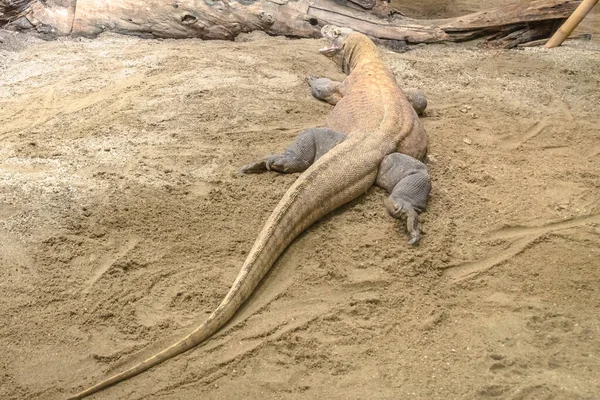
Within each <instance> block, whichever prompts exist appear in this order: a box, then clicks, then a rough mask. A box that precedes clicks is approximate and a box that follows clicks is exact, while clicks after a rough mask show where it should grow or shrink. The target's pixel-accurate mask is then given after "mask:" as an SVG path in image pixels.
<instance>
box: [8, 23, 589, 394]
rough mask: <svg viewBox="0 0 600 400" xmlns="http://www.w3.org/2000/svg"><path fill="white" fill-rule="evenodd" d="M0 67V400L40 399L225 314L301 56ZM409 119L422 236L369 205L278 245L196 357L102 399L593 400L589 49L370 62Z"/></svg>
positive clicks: (36, 50)
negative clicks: (407, 102)
mask: <svg viewBox="0 0 600 400" xmlns="http://www.w3.org/2000/svg"><path fill="white" fill-rule="evenodd" d="M1 37H2V43H0V143H1V145H0V246H1V249H2V250H1V251H0V293H2V295H1V296H0V321H2V323H1V324H0V349H2V357H0V398H2V399H59V398H63V397H64V395H65V394H68V393H72V392H74V391H76V390H77V389H82V388H83V387H84V386H88V385H90V384H93V383H96V382H97V381H99V380H101V379H102V378H104V377H106V376H107V374H109V373H111V372H116V371H120V370H122V369H123V368H125V367H127V366H131V365H133V364H135V363H136V362H139V361H140V360H142V359H143V358H144V357H145V356H148V355H151V354H153V353H155V352H157V351H158V350H161V349H162V348H163V347H165V346H167V345H169V344H171V343H172V342H174V341H175V340H177V339H179V338H180V337H182V336H183V335H185V334H186V333H187V332H189V331H190V330H191V329H193V328H194V327H195V326H197V325H198V324H199V323H201V322H202V321H203V319H204V318H205V317H206V316H207V315H208V313H210V312H211V311H212V310H213V309H214V307H215V306H216V305H217V304H218V303H219V302H220V300H221V299H222V297H223V296H224V294H225V293H226V292H227V290H228V289H229V287H230V285H231V283H232V281H233V279H234V278H235V276H236V274H237V272H238V270H239V268H240V266H241V264H242V263H243V261H244V257H245V255H246V254H247V252H248V251H249V249H250V247H251V246H252V243H253V241H254V239H255V237H256V235H257V234H258V231H259V230H260V228H261V226H262V224H263V223H264V221H265V220H266V218H267V217H268V215H269V213H270V212H271V210H272V209H273V208H274V206H275V204H276V203H277V202H278V200H279V199H280V198H281V196H282V195H283V193H284V192H285V190H286V189H287V188H288V187H289V186H290V184H291V183H292V182H293V181H294V179H296V175H275V174H263V175H253V176H242V175H240V174H239V173H238V170H239V168H240V167H241V166H242V165H244V164H247V163H249V162H251V161H253V160H255V159H257V158H259V157H261V156H263V155H265V154H268V153H274V152H278V151H281V150H282V149H283V148H284V147H285V146H286V144H287V143H289V142H290V141H291V140H292V139H293V137H294V136H295V135H296V134H297V133H298V131H299V130H302V129H304V128H308V127H313V126H319V125H320V124H322V123H323V121H324V119H325V116H326V115H327V113H328V112H329V111H330V109H331V106H329V105H327V104H325V103H322V102H319V101H317V100H315V99H313V98H312V97H311V95H310V93H309V90H308V88H307V85H306V84H305V82H304V77H305V76H306V75H308V74H315V75H321V76H327V77H330V78H335V79H342V78H343V75H341V73H340V72H338V71H337V70H336V68H335V66H334V65H333V64H332V63H331V62H330V61H328V60H327V59H325V58H324V57H322V56H320V55H319V54H318V51H317V50H318V48H319V47H321V46H322V43H321V42H320V41H318V40H287V39H283V38H268V37H262V36H261V35H255V36H253V37H251V38H250V39H251V40H250V41H248V42H235V43H234V42H219V41H213V42H202V41H198V40H180V41H174V40H141V39H137V38H131V37H123V36H116V35H103V36H101V37H99V38H98V39H96V40H88V39H60V40H56V41H52V42H43V41H40V40H37V39H34V38H31V37H28V36H24V35H22V34H13V33H6V32H3V33H2V36H1ZM385 57H386V60H387V61H388V63H389V64H390V66H391V67H392V70H393V72H394V74H395V75H396V77H397V79H398V81H399V82H400V83H401V84H402V85H403V86H407V87H418V88H421V89H422V90H423V91H424V92H425V93H426V95H427V97H428V99H429V104H430V106H429V109H428V110H427V112H426V115H425V116H424V118H423V122H424V124H425V127H426V130H427V132H428V134H429V136H430V141H431V146H430V159H429V163H428V165H429V168H430V173H431V176H432V179H433V191H432V195H431V199H430V202H429V207H428V209H427V211H426V212H425V213H424V214H423V215H422V221H423V226H424V230H425V235H424V238H423V240H422V243H421V244H420V245H419V246H418V247H411V246H409V245H407V241H408V239H409V238H408V236H407V235H406V233H405V232H404V229H403V227H402V225H401V223H400V222H398V221H396V220H393V219H392V218H390V217H389V216H388V215H387V213H386V211H385V209H384V206H383V200H384V198H385V196H386V194H385V193H384V192H383V191H382V190H380V189H378V188H373V189H372V190H370V191H369V192H368V193H367V194H366V195H364V196H362V197H361V198H359V199H357V200H356V201H354V202H352V203H351V204H349V205H347V206H345V207H343V208H342V209H340V210H339V211H337V212H335V213H333V214H332V215H329V216H327V217H325V218H324V219H323V220H321V221H320V222H318V223H317V224H315V225H314V226H313V227H312V228H310V229H309V230H308V231H307V232H306V233H304V234H303V235H301V237H300V238H299V239H298V240H296V241H295V242H294V243H293V244H292V246H290V248H289V249H288V250H287V251H286V252H285V253H284V255H283V256H282V257H281V258H280V260H279V261H278V262H277V263H276V265H275V266H274V268H273V269H272V271H271V272H270V274H269V275H268V277H267V278H266V279H265V280H264V282H263V283H262V285H261V286H260V288H259V289H258V290H257V291H256V293H255V294H254V296H252V298H251V299H250V301H249V302H248V303H247V304H246V306H245V307H244V308H243V309H242V310H241V311H240V312H239V313H238V314H237V315H236V317H235V318H234V320H233V321H232V322H231V323H230V324H229V325H227V327H226V328H225V329H223V330H222V331H221V332H219V333H218V334H217V335H216V336H215V337H214V338H213V339H212V340H210V341H208V342H207V343H206V344H204V345H203V346H200V347H198V348H196V349H194V350H192V351H190V352H187V353H185V354H183V355H181V356H179V357H177V358H175V359H172V360H169V361H167V362H165V363H163V364H161V365H159V366H157V367H155V368H153V369H152V370H150V371H148V372H146V373H144V374H142V375H140V376H138V377H135V378H133V379H130V380H128V381H126V382H124V383H122V384H119V385H117V386H115V387H112V388H110V389H108V390H106V391H104V392H102V393H100V394H99V395H97V396H96V397H95V398H98V399H149V398H151V399H188V398H202V399H231V398H256V399H258V398H260V399H280V398H285V399H300V398H302V399H305V398H326V399H359V398H360V399H392V398H394V399H400V398H415V399H454V398H465V399H481V398H494V399H495V398H498V399H593V398H598V397H597V396H598V393H600V350H599V349H600V285H599V279H600V178H599V177H600V161H599V160H600V130H599V129H598V123H599V117H598V116H599V115H600V42H598V41H596V40H595V41H592V42H589V41H588V42H586V41H570V42H568V43H567V44H566V45H565V46H563V47H561V48H559V49H555V50H551V51H550V50H545V49H541V48H531V49H526V50H519V51H504V50H501V51H497V50H496V51H491V50H480V49H478V48H476V47H474V46H473V45H466V46H465V45H452V44H450V45H431V46H417V47H415V48H414V49H413V50H412V51H410V52H408V53H404V54H395V53H389V52H385Z"/></svg>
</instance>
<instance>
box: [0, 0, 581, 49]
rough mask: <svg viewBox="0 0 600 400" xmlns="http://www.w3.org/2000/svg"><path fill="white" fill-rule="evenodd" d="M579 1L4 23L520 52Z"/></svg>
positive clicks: (148, 9)
mask: <svg viewBox="0 0 600 400" xmlns="http://www.w3.org/2000/svg"><path fill="white" fill-rule="evenodd" d="M580 3H581V0H536V1H530V2H517V3H515V4H513V5H511V6H505V7H501V8H497V9H492V10H487V11H482V12H477V13H473V14H468V15H465V16H462V17H458V18H449V19H437V20H415V19H410V18H407V17H405V16H404V15H402V14H401V13H398V12H397V11H396V10H395V9H393V8H391V7H390V6H389V5H388V4H387V3H386V2H384V1H381V0H351V1H346V0H313V1H309V0H235V1H234V0H204V1H197V0H111V1H110V2H109V1H102V0H44V1H40V0H0V13H2V15H0V21H2V20H3V21H5V22H6V21H9V22H10V23H8V24H7V27H9V28H10V27H11V26H12V27H15V26H16V27H17V28H18V27H21V28H23V27H34V28H35V29H36V30H37V31H38V32H41V33H42V34H44V35H47V36H61V35H62V36H64V35H83V36H88V37H94V36H96V35H98V34H99V33H101V32H105V31H110V32H116V33H122V34H127V35H136V36H141V37H162V38H190V37H198V38H202V39H226V40H232V39H234V38H235V37H237V36H238V35H239V34H241V33H245V32H251V31H254V30H262V31H264V32H266V33H268V34H270V35H285V36H291V37H319V36H320V35H319V32H320V29H321V27H322V26H324V25H326V24H334V25H340V26H346V27H350V28H352V29H354V30H357V31H359V32H363V33H365V34H367V35H369V36H371V37H373V38H374V39H379V40H380V41H383V42H385V43H388V44H389V43H392V44H393V42H395V41H397V42H399V43H400V42H408V43H434V42H441V41H464V40H471V39H475V38H482V37H483V38H487V39H488V41H487V44H488V45H491V46H499V47H514V46H516V45H518V44H520V43H524V42H532V41H535V40H538V39H543V38H546V37H548V36H550V35H551V34H552V32H553V31H554V30H555V28H556V26H557V25H558V24H560V23H561V22H562V21H563V20H564V19H566V18H567V17H568V16H569V15H570V14H571V13H572V12H573V11H574V10H575V8H576V7H577V6H578V5H579V4H580ZM19 21H20V22H19ZM0 25H1V22H0Z"/></svg>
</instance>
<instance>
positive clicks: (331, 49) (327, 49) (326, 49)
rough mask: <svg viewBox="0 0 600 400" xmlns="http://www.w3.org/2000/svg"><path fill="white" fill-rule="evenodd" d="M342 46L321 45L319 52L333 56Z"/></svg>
mask: <svg viewBox="0 0 600 400" xmlns="http://www.w3.org/2000/svg"><path fill="white" fill-rule="evenodd" d="M341 49H342V48H341V47H339V46H336V45H335V44H332V45H331V46H330V47H323V48H321V49H319V53H321V54H323V55H324V56H327V57H333V56H334V55H335V54H336V53H338V52H339V51H340V50H341Z"/></svg>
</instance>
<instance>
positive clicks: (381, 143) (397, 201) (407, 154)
mask: <svg viewBox="0 0 600 400" xmlns="http://www.w3.org/2000/svg"><path fill="white" fill-rule="evenodd" d="M322 34H323V36H324V37H325V38H326V39H328V40H329V41H330V42H331V46H330V47H327V48H324V49H321V50H320V52H321V53H322V54H324V55H325V56H327V57H329V58H331V59H333V60H334V61H335V62H336V63H337V64H338V65H339V66H341V68H342V70H343V71H344V72H345V73H348V74H349V75H348V77H347V78H346V79H345V80H344V82H343V83H339V82H333V81H330V80H328V79H325V78H310V79H309V83H310V85H311V88H312V91H313V94H316V95H317V97H319V98H322V99H325V100H327V99H328V101H330V102H331V103H335V104H336V105H335V107H334V108H333V110H332V112H331V114H330V115H329V117H328V119H327V124H326V128H314V129H309V130H307V131H304V132H302V133H301V134H300V135H299V136H298V138H297V139H296V141H295V142H294V143H293V144H292V146H291V147H290V148H288V149H287V150H286V151H285V152H284V153H283V154H281V155H276V156H269V157H266V158H265V159H264V160H261V161H259V162H256V163H254V164H252V165H250V166H247V167H245V168H244V169H243V170H242V172H261V171H265V170H276V171H280V172H294V171H302V170H304V173H302V174H301V175H300V176H299V177H298V179H297V180H296V182H294V184H293V185H292V186H291V187H290V188H289V190H288V191H287V192H286V193H285V195H284V196H283V198H282V199H281V200H280V202H279V204H278V205H277V206H276V207H275V210H274V211H273V213H272V214H271V216H270V217H269V219H268V220H267V222H266V224H265V226H264V227H263V229H262V231H261V232H260V234H259V236H258V238H257V239H256V242H255V243H254V246H253V247H252V250H251V251H250V253H249V254H248V257H247V259H246V261H245V262H244V265H243V266H242V269H241V271H240V273H239V274H238V276H237V278H236V279H235V281H234V283H233V285H232V287H231V289H230V290H229V293H227V295H226V296H225V298H224V299H223V301H222V302H221V304H219V306H218V307H217V308H216V309H215V310H214V311H213V313H212V314H211V315H210V316H209V317H208V318H207V319H206V321H205V322H204V323H202V324H201V325H200V326H199V327H197V328H196V329H195V330H194V331H193V332H191V333H190V334H189V335H188V336H186V337H184V338H183V339H181V340H179V341H178V342H177V343H175V344H173V345H172V346H170V347H168V348H167V349H165V350H163V351H161V352H159V353H158V354H156V355H154V356H152V357H150V358H148V359H147V360H145V361H142V362H141V363H139V364H137V365H135V366H133V367H132V368H130V369H128V370H126V371H123V372H121V373H119V374H116V375H114V376H112V377H110V378H108V379H106V380H104V381H102V382H100V383H98V384H96V385H94V386H92V387H90V388H88V389H86V390H84V391H82V392H80V393H77V394H76V395H73V396H72V397H70V399H80V398H83V397H85V396H88V395H90V394H92V393H95V392H97V391H99V390H101V389H104V388H106V387H108V386H110V385H113V384H115V383H117V382H120V381H122V380H124V379H127V378H130V377H132V376H135V375H137V374H139V373H141V372H143V371H145V370H147V369H149V368H151V367H153V366H155V365H157V364H159V363H161V362H163V361H165V360H167V359H169V358H171V357H174V356H176V355H178V354H181V353H183V352H184V351H187V350H189V349H191V348H193V347H195V346H197V345H198V344H200V343H202V342H203V341H204V340H206V339H207V338H209V337H210V336H211V335H212V334H213V333H215V332H216V331H217V330H219V329H220V328H221V327H222V326H223V325H225V323H227V321H229V319H230V318H231V317H232V316H233V315H234V313H235V312H236V311H237V309H238V308H239V307H240V305H241V304H242V303H243V302H244V301H246V299H247V298H248V297H249V296H250V294H251V293H252V291H253V290H254V289H255V287H256V286H257V285H258V283H259V282H260V281H261V280H262V278H263V277H264V276H265V275H266V273H267V271H268V270H269V269H270V268H271V266H272V265H273V264H274V263H275V261H276V260H277V258H278V257H279V255H280V254H281V253H282V252H283V251H284V250H285V249H286V248H287V246H288V245H289V244H290V243H291V242H292V241H293V240H294V239H295V238H296V237H297V236H298V235H299V234H300V233H301V232H303V231H304V230H305V229H306V228H308V227H309V226H310V225H311V224H313V223H314V222H315V221H317V220H318V219H319V218H321V217H322V216H324V215H326V214H327V213H329V212H330V211H332V210H334V209H336V208H337V207H339V206H341V205H342V204H344V203H347V202H349V201H351V200H353V199H355V198H357V197H358V196H360V195H361V194H363V193H365V192H366V191H367V190H368V189H369V188H370V187H371V186H373V184H377V185H378V186H381V187H383V188H384V189H385V190H387V191H388V192H389V193H391V196H390V197H389V198H388V199H387V201H386V208H387V209H388V211H389V212H390V214H392V215H393V216H394V217H400V216H401V215H405V216H406V217H407V228H408V231H409V233H410V234H411V236H412V240H411V243H416V242H417V241H418V240H419V237H420V228H419V223H418V216H417V212H420V211H422V210H423V208H424V207H425V203H426V201H427V197H428V195H429V190H430V182H429V176H428V174H427V168H426V167H425V165H424V164H422V163H421V162H420V161H418V160H423V159H424V157H425V155H426V151H427V137H426V135H425V131H424V130H423V127H422V125H421V122H420V121H419V119H418V116H417V114H416V112H415V110H414V109H413V107H412V105H411V103H410V102H409V101H408V99H407V97H406V96H405V94H404V93H403V91H402V90H401V89H400V87H399V86H398V84H397V83H396V80H395V79H394V76H393V75H392V73H391V71H390V70H389V69H388V67H387V66H386V65H385V63H384V62H383V59H382V57H381V55H380V53H379V51H378V50H377V47H375V45H374V44H373V42H371V40H370V39H369V38H368V37H367V36H365V35H362V34H359V33H354V32H351V31H347V30H345V29H340V28H337V27H333V26H330V25H328V26H325V27H323V29H322ZM413 157H414V158H413Z"/></svg>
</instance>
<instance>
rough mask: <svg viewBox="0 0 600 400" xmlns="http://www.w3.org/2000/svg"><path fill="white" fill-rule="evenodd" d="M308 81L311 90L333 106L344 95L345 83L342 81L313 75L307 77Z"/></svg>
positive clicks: (318, 97)
mask: <svg viewBox="0 0 600 400" xmlns="http://www.w3.org/2000/svg"><path fill="white" fill-rule="evenodd" d="M306 82H308V85H309V86H310V92H311V93H312V95H313V96H314V97H315V98H317V99H319V100H323V101H326V102H327V103H329V104H331V105H333V106H335V105H336V104H337V102H338V101H340V100H341V99H342V97H344V84H343V83H342V82H338V81H334V80H331V79H329V78H317V77H316V76H312V75H309V76H307V77H306Z"/></svg>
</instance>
